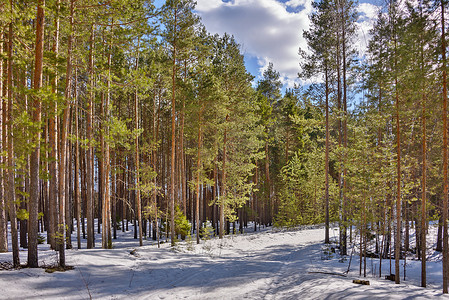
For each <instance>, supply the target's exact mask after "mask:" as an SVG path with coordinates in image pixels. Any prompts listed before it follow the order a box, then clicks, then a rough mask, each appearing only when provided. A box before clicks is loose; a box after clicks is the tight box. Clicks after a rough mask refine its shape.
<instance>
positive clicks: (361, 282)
mask: <svg viewBox="0 0 449 300" xmlns="http://www.w3.org/2000/svg"><path fill="white" fill-rule="evenodd" d="M352 283H357V284H363V285H369V280H360V279H354V280H353V281H352Z"/></svg>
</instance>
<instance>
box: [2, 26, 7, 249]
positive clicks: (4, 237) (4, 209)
mask: <svg viewBox="0 0 449 300" xmlns="http://www.w3.org/2000/svg"><path fill="white" fill-rule="evenodd" d="M4 37H5V35H4V34H3V31H0V40H3V38H4ZM3 45H4V43H0V55H3ZM4 70H5V69H4V68H3V59H0V101H1V102H0V105H1V109H2V114H1V120H2V121H1V131H2V134H1V136H2V140H1V145H2V146H1V147H2V149H6V148H7V145H5V141H6V140H5V139H4V137H6V135H5V130H6V127H5V125H6V118H5V117H6V114H5V108H6V106H5V103H6V101H5V99H4V98H3V96H4V94H3V78H5V77H6V76H5V74H4ZM0 159H1V163H2V164H5V156H4V155H0ZM5 175H6V171H5V170H4V169H3V168H2V169H1V170H0V176H1V178H0V253H1V252H8V220H7V218H6V216H7V206H6V204H7V203H6V201H5V198H6V190H5V187H6V184H5V182H6V178H5V177H6V176H5Z"/></svg>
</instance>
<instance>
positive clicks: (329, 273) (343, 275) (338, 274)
mask: <svg viewBox="0 0 449 300" xmlns="http://www.w3.org/2000/svg"><path fill="white" fill-rule="evenodd" d="M308 273H309V274H326V275H337V276H341V277H347V276H346V275H345V274H340V273H333V272H319V271H317V272H308Z"/></svg>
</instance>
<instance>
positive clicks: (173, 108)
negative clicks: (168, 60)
mask: <svg viewBox="0 0 449 300" xmlns="http://www.w3.org/2000/svg"><path fill="white" fill-rule="evenodd" d="M177 22H178V11H177V8H176V9H175V15H174V24H175V25H174V27H175V28H176V26H177ZM176 51H177V49H176V38H175V41H174V43H173V66H172V99H171V102H172V103H171V165H170V166H171V168H170V235H171V246H172V247H174V246H175V240H176V237H175V181H176V177H175V176H176V174H175V162H176V161H175V159H176V157H175V153H176Z"/></svg>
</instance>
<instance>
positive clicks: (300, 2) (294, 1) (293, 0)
mask: <svg viewBox="0 0 449 300" xmlns="http://www.w3.org/2000/svg"><path fill="white" fill-rule="evenodd" d="M307 2H308V1H307V0H289V1H287V2H285V5H287V6H291V7H293V8H296V7H300V6H305V5H306V4H307Z"/></svg>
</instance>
